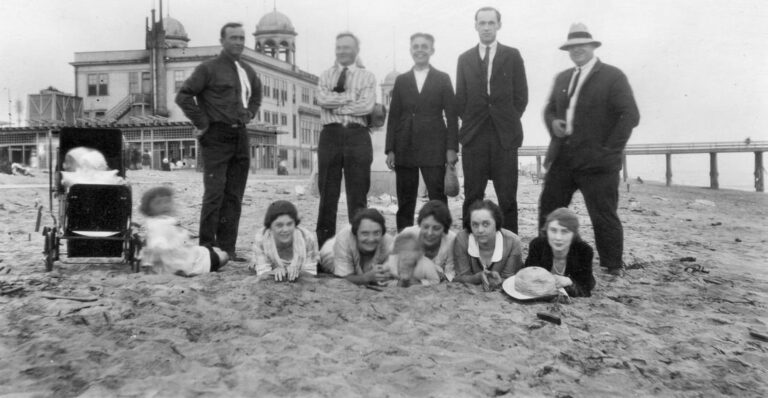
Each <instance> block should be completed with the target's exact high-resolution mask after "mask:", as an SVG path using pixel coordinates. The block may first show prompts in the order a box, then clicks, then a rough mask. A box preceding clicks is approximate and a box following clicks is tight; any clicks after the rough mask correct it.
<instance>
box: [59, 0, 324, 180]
mask: <svg viewBox="0 0 768 398" xmlns="http://www.w3.org/2000/svg"><path fill="white" fill-rule="evenodd" d="M146 25H147V29H146V46H145V48H144V49H142V50H121V51H99V52H80V53H75V59H74V62H72V63H71V64H72V65H73V66H74V68H75V96H76V97H81V98H82V112H83V117H82V118H81V119H80V120H79V122H80V123H82V124H96V125H104V124H107V125H110V124H113V125H116V126H124V127H125V129H126V130H130V133H129V132H128V131H127V132H126V141H127V142H128V143H129V145H130V146H131V147H132V148H133V149H136V150H140V151H142V152H143V151H144V150H148V151H150V152H151V153H152V155H153V159H154V165H155V166H156V167H157V166H159V162H160V160H161V159H163V158H168V159H171V160H182V159H183V160H187V161H188V162H195V161H196V159H197V157H198V153H199V151H198V148H197V141H196V140H195V139H194V138H193V136H192V126H191V124H189V122H188V120H187V118H186V117H185V116H184V114H183V113H182V111H181V109H179V107H178V106H177V105H176V103H175V102H174V99H175V97H176V93H177V92H178V90H179V88H180V87H181V86H182V84H183V83H184V80H185V79H186V78H187V77H189V76H190V75H191V73H192V71H193V70H194V69H195V67H196V66H197V65H198V64H200V63H201V62H203V61H205V60H208V59H212V58H214V57H217V56H218V55H219V53H220V52H221V47H220V46H218V45H217V46H202V47H190V46H189V45H188V44H189V42H190V38H189V37H188V36H187V33H186V31H185V29H184V25H182V23H181V22H179V21H178V20H176V19H173V18H171V17H170V16H165V17H163V16H162V5H161V9H160V17H159V19H156V17H155V11H154V10H153V11H152V16H151V19H149V18H148V20H147V24H146ZM213 34H218V32H215V33H213ZM296 35H297V34H296V30H295V29H294V27H293V24H292V23H291V21H290V19H289V18H288V17H287V16H285V15H284V14H282V13H280V12H278V11H277V10H273V11H272V12H270V13H268V14H266V15H264V16H263V17H262V18H261V19H260V20H259V22H258V24H257V25H256V30H255V32H254V33H253V36H254V38H255V43H254V45H253V46H252V47H248V45H247V43H246V49H245V50H244V51H243V54H242V59H243V60H244V61H245V62H247V63H248V64H250V65H251V66H252V67H253V69H254V70H255V71H256V73H257V75H258V76H259V79H261V82H262V86H263V92H262V94H263V96H262V97H263V99H262V105H261V109H260V110H259V112H258V114H257V115H256V117H255V118H254V120H253V121H252V122H251V123H250V124H249V125H248V126H247V129H248V132H249V136H250V137H251V166H252V170H254V171H257V170H264V169H272V170H274V169H276V167H277V164H278V163H279V162H280V161H281V160H285V161H286V162H285V163H284V164H286V163H287V167H288V170H289V172H292V173H302V174H308V173H310V172H311V169H312V167H313V152H314V151H315V148H316V147H317V141H318V136H319V132H320V128H321V126H320V108H319V107H318V106H317V104H316V102H315V92H316V89H317V80H318V78H317V76H315V75H312V74H310V73H307V72H305V71H302V70H301V69H299V68H298V67H297V66H296V62H295V61H296V46H295V37H296ZM141 126H151V127H152V129H151V130H152V133H151V134H148V133H145V131H144V129H141V128H140V127H141ZM163 126H166V127H167V128H162V127H163ZM137 131H138V132H137Z"/></svg>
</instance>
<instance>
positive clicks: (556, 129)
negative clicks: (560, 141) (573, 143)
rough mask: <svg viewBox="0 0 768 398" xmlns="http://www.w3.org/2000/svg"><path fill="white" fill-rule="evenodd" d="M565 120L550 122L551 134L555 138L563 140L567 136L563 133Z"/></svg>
mask: <svg viewBox="0 0 768 398" xmlns="http://www.w3.org/2000/svg"><path fill="white" fill-rule="evenodd" d="M565 127H566V124H565V120H563V119H555V120H553V121H552V134H554V135H555V137H557V138H563V137H565V136H566V135H567V134H566V132H565Z"/></svg>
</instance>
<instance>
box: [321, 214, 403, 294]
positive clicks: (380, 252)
mask: <svg viewBox="0 0 768 398" xmlns="http://www.w3.org/2000/svg"><path fill="white" fill-rule="evenodd" d="M386 231H387V229H386V226H385V221H384V216H382V215H381V213H379V211H378V210H376V209H368V208H365V209H360V210H359V211H358V212H357V213H355V216H354V217H352V221H351V225H349V226H347V227H344V228H343V229H342V230H341V231H339V233H338V234H337V235H336V236H335V237H332V239H328V240H327V241H326V242H325V244H324V245H323V246H322V248H321V249H320V267H321V270H322V271H323V272H326V273H330V274H334V275H336V276H339V277H342V278H346V279H347V280H348V281H350V282H352V283H354V284H357V285H365V284H376V283H378V282H384V281H386V280H388V279H391V278H392V273H391V272H390V270H389V269H388V268H387V267H386V264H387V261H388V260H389V254H390V251H391V250H392V237H391V236H389V235H387V232H386Z"/></svg>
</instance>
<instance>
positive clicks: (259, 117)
mask: <svg viewBox="0 0 768 398" xmlns="http://www.w3.org/2000/svg"><path fill="white" fill-rule="evenodd" d="M255 118H256V120H258V121H261V111H256V116H255Z"/></svg>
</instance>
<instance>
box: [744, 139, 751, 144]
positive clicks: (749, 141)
mask: <svg viewBox="0 0 768 398" xmlns="http://www.w3.org/2000/svg"><path fill="white" fill-rule="evenodd" d="M751 143H752V139H751V138H749V137H747V139H746V140H744V145H749V144H751Z"/></svg>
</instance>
